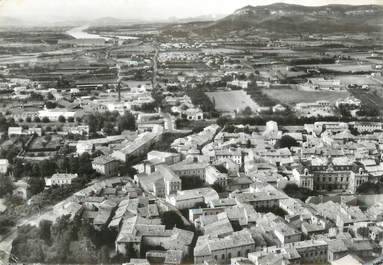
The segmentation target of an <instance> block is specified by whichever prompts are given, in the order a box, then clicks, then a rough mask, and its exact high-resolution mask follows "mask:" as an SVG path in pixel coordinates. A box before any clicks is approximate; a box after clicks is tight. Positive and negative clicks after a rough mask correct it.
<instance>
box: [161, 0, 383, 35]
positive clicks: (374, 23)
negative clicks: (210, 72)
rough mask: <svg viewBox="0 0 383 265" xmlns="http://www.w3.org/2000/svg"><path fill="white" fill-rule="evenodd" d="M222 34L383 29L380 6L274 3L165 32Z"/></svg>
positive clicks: (251, 7)
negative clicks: (315, 5) (316, 5)
mask: <svg viewBox="0 0 383 265" xmlns="http://www.w3.org/2000/svg"><path fill="white" fill-rule="evenodd" d="M182 31H183V32H185V33H194V34H199V35H221V34H226V33H231V32H244V33H251V32H262V31H264V32H276V33H331V32H377V31H381V32H383V6H380V5H360V6H351V5H326V6H318V7H309V6H301V5H292V4H285V3H276V4H272V5H267V6H246V7H243V8H241V9H238V10H237V11H235V12H234V13H233V14H231V15H229V16H226V17H224V18H222V19H219V20H216V21H210V22H206V21H205V22H199V23H196V22H192V23H184V24H174V25H172V26H169V27H166V28H165V29H164V32H165V33H171V32H178V33H179V32H182Z"/></svg>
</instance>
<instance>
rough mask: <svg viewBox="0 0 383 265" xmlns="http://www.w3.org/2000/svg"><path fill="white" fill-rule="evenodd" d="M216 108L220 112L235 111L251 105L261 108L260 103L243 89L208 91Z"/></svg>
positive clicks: (252, 107) (207, 93) (254, 107)
mask: <svg viewBox="0 0 383 265" xmlns="http://www.w3.org/2000/svg"><path fill="white" fill-rule="evenodd" d="M206 95H207V96H208V97H209V99H210V101H211V102H212V103H213V104H214V106H215V109H216V110H217V111H219V112H233V111H237V110H243V109H245V108H246V107H250V108H251V109H252V110H253V111H258V110H259V105H258V104H257V103H255V102H254V101H253V100H252V99H251V97H250V96H249V95H248V94H246V92H245V91H243V90H235V91H218V92H206Z"/></svg>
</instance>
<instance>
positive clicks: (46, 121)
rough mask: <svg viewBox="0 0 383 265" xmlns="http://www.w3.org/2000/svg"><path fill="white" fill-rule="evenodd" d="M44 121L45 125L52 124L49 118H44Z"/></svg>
mask: <svg viewBox="0 0 383 265" xmlns="http://www.w3.org/2000/svg"><path fill="white" fill-rule="evenodd" d="M42 121H43V122H44V123H48V122H50V120H49V118H48V117H44V118H43V120H42Z"/></svg>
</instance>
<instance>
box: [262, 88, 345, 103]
mask: <svg viewBox="0 0 383 265" xmlns="http://www.w3.org/2000/svg"><path fill="white" fill-rule="evenodd" d="M263 93H265V94H266V95H267V96H269V97H270V98H272V99H274V100H275V101H277V102H280V103H282V104H286V105H290V106H293V105H295V104H297V103H299V102H306V103H310V102H315V101H318V100H328V101H330V102H331V103H334V102H335V101H336V100H338V99H339V98H345V97H348V96H349V93H348V92H338V91H303V90H298V89H293V88H291V89H289V88H281V89H264V90H263Z"/></svg>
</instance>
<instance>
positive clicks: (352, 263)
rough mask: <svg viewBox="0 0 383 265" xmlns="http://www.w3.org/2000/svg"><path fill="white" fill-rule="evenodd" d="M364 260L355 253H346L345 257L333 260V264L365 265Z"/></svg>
mask: <svg viewBox="0 0 383 265" xmlns="http://www.w3.org/2000/svg"><path fill="white" fill-rule="evenodd" d="M363 264H364V262H363V261H362V260H361V259H360V258H359V257H357V256H355V255H351V254H349V255H346V256H344V257H343V258H340V259H337V260H333V261H331V265H363Z"/></svg>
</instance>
